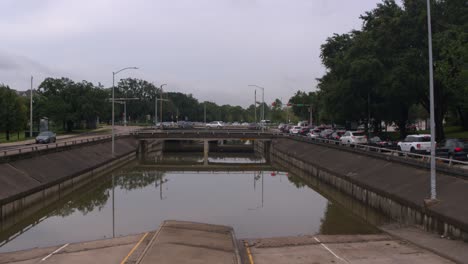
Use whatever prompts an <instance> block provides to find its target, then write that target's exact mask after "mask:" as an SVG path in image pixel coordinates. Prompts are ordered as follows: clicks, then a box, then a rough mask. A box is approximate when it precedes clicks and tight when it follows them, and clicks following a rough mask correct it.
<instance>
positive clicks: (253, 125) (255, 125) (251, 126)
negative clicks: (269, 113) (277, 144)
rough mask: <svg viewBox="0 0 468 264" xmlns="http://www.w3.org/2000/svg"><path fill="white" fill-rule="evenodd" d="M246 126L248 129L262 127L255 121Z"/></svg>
mask: <svg viewBox="0 0 468 264" xmlns="http://www.w3.org/2000/svg"><path fill="white" fill-rule="evenodd" d="M247 128H248V129H250V130H259V129H262V127H261V126H260V124H257V123H249V126H248V127H247Z"/></svg>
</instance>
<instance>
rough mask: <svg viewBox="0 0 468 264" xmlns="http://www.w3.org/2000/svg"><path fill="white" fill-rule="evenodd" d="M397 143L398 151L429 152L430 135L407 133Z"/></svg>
mask: <svg viewBox="0 0 468 264" xmlns="http://www.w3.org/2000/svg"><path fill="white" fill-rule="evenodd" d="M397 145H398V150H400V151H404V152H411V153H420V154H429V153H430V152H431V135H427V134H423V135H408V136H406V138H405V140H403V141H400V142H398V144H397Z"/></svg>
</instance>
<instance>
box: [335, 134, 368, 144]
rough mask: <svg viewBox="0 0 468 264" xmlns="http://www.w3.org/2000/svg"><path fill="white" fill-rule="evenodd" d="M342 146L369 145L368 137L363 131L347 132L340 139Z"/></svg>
mask: <svg viewBox="0 0 468 264" xmlns="http://www.w3.org/2000/svg"><path fill="white" fill-rule="evenodd" d="M340 142H341V144H367V136H366V134H365V133H364V132H362V131H346V133H344V135H343V136H341V138H340Z"/></svg>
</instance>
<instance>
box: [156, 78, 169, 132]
mask: <svg viewBox="0 0 468 264" xmlns="http://www.w3.org/2000/svg"><path fill="white" fill-rule="evenodd" d="M164 85H167V84H165V83H164V84H161V87H160V89H161V93H162V88H163V86H164ZM161 99H162V98H161ZM161 105H162V102H161ZM161 107H162V106H161ZM161 113H162V108H161ZM161 122H162V119H161ZM157 125H158V91H157V90H156V91H155V93H154V129H156V126H157Z"/></svg>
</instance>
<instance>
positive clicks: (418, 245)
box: [377, 226, 463, 264]
mask: <svg viewBox="0 0 468 264" xmlns="http://www.w3.org/2000/svg"><path fill="white" fill-rule="evenodd" d="M377 228H378V229H379V230H380V231H382V232H383V233H385V234H388V235H389V236H391V237H394V238H396V239H398V240H401V241H405V242H406V243H408V244H412V245H414V246H416V247H420V248H422V249H424V250H427V251H429V252H432V253H434V254H436V255H438V256H440V257H442V258H446V259H448V260H450V261H453V262H455V263H457V264H463V262H460V261H458V260H457V259H455V258H453V257H452V256H451V255H449V254H445V253H443V252H442V251H440V250H437V249H436V248H431V247H428V246H425V245H421V244H417V243H415V242H413V241H411V240H408V239H407V238H405V237H403V236H400V235H398V234H393V233H391V232H390V231H389V230H386V229H384V228H383V227H382V226H378V227H377Z"/></svg>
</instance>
